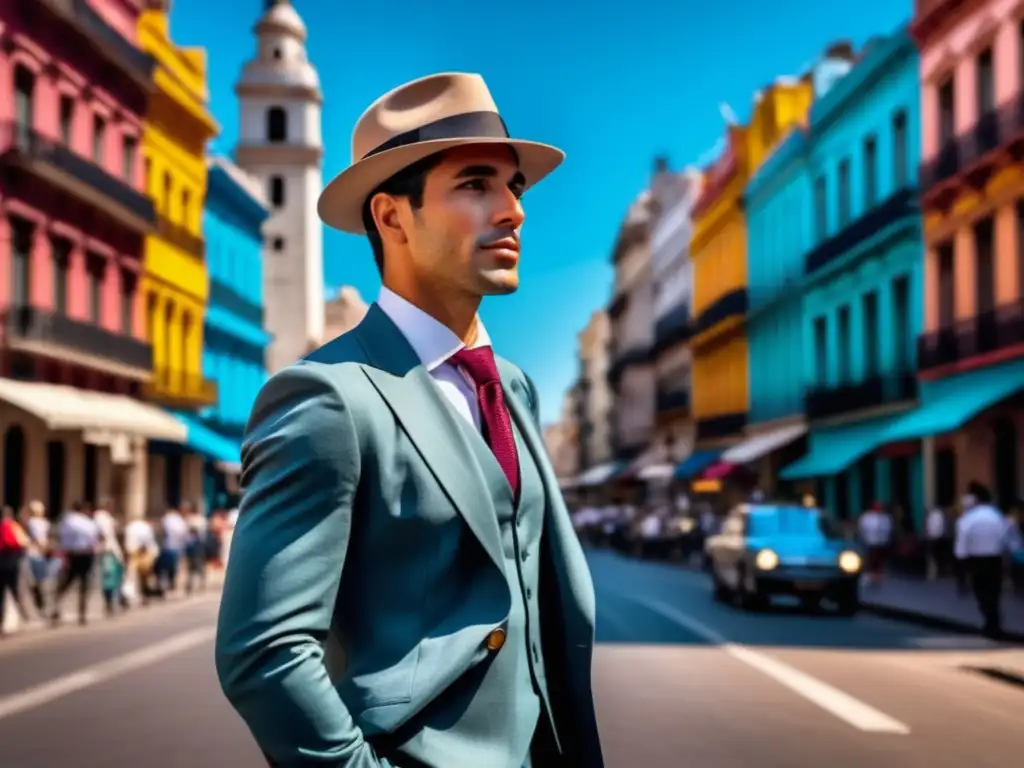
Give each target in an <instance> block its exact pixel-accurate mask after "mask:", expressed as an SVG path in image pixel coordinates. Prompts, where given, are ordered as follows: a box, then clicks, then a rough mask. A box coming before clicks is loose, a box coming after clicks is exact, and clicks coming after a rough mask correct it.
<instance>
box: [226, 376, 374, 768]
mask: <svg viewBox="0 0 1024 768" xmlns="http://www.w3.org/2000/svg"><path fill="white" fill-rule="evenodd" d="M359 467H360V454H359V442H358V438H357V435H356V430H355V425H354V423H353V420H352V415H351V412H350V411H349V410H348V408H347V407H346V404H345V403H344V402H343V399H342V395H341V393H340V392H339V390H338V389H337V388H336V387H335V386H333V385H332V384H331V383H330V382H329V381H327V379H326V378H325V377H324V376H323V374H322V373H320V372H319V371H317V370H316V369H315V368H314V367H312V366H310V365H302V364H300V365H297V366H293V367H291V368H288V369H285V370H284V371H281V372H280V373H278V374H276V375H275V376H274V377H272V378H271V379H270V381H268V382H267V383H266V384H265V385H264V387H263V389H262V390H261V392H260V394H259V396H258V397H257V399H256V404H255V405H254V407H253V412H252V415H251V417H250V420H249V425H248V428H247V430H246V436H245V440H244V442H243V446H242V475H241V482H242V487H243V496H242V503H241V507H240V509H239V515H238V522H237V525H236V528H235V532H234V536H233V538H232V542H231V552H230V556H229V558H228V568H227V574H226V576H225V584H224V591H223V596H222V599H221V607H220V615H219V617H218V622H217V639H216V650H215V656H216V659H215V660H216V667H217V676H218V678H219V679H220V684H221V687H222V688H223V690H224V693H225V695H226V696H227V698H228V700H229V701H230V702H231V704H232V706H233V707H234V708H235V710H236V711H237V712H238V713H239V715H241V717H242V719H243V720H244V721H245V722H246V724H247V725H248V727H249V729H250V731H251V732H252V734H253V736H254V738H255V739H256V742H257V743H258V745H259V747H260V748H261V749H262V750H263V752H264V754H265V755H266V756H267V758H268V760H270V761H271V762H272V764H273V765H277V766H336V767H337V768H379V767H380V766H388V765H389V763H387V762H386V761H384V760H382V759H380V758H378V757H377V756H376V755H375V754H374V751H373V749H372V747H371V746H370V745H369V744H368V743H367V742H366V741H364V739H363V734H362V732H361V731H360V729H359V728H358V727H357V726H356V724H355V722H354V721H353V718H352V715H351V714H350V713H349V711H348V710H347V709H346V707H345V704H344V702H343V701H342V700H341V697H340V696H339V695H338V693H337V691H336V689H335V687H334V685H333V683H332V682H331V680H330V678H329V676H328V673H327V670H326V669H325V667H324V661H323V647H322V643H323V641H324V640H325V638H326V637H327V633H328V630H329V628H330V625H331V619H332V616H333V613H334V606H335V601H336V599H337V593H338V587H339V583H340V581H341V572H342V567H343V566H344V563H345V555H346V552H347V549H348V541H349V532H350V530H351V525H352V514H353V510H352V506H353V503H354V500H355V497H356V488H357V485H358V482H359Z"/></svg>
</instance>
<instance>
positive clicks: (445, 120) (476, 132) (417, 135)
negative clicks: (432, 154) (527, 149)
mask: <svg viewBox="0 0 1024 768" xmlns="http://www.w3.org/2000/svg"><path fill="white" fill-rule="evenodd" d="M507 138H509V135H508V128H507V127H506V126H505V121H504V120H502V119H501V115H499V114H498V113H497V112H464V113H462V114H461V115H451V116H450V117H442V118H441V119H440V120H435V121H434V122H432V123H427V124H426V125H421V126H420V127H419V128H414V129H413V130H411V131H406V132H405V133H400V134H398V135H397V136H392V137H391V138H390V139H388V140H387V141H385V142H384V143H383V144H380V145H379V146H376V147H374V148H373V149H371V150H370V151H369V152H367V153H366V154H365V155H363V157H362V159H363V160H365V159H366V158H368V157H372V156H373V155H379V154H380V153H381V152H386V151H387V150H389V149H397V148H398V147H406V146H409V145H410V144H421V143H423V142H425V141H439V140H444V139H507Z"/></svg>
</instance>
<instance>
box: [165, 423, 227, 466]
mask: <svg viewBox="0 0 1024 768" xmlns="http://www.w3.org/2000/svg"><path fill="white" fill-rule="evenodd" d="M174 418H176V419H177V420H178V421H179V422H180V423H181V425H182V426H183V427H184V428H185V430H186V437H185V446H186V447H187V448H189V449H190V450H191V451H193V452H194V453H198V454H200V455H201V456H206V457H207V458H209V459H211V460H212V461H214V462H216V463H218V464H223V465H225V466H235V465H238V464H239V463H240V462H241V458H242V449H241V446H239V444H238V443H237V442H235V441H234V440H230V439H228V438H226V437H224V436H223V435H220V434H218V433H217V432H215V431H214V430H212V429H210V428H209V427H208V426H206V425H205V424H203V423H202V422H201V421H199V419H197V418H196V417H195V416H192V415H190V414H186V413H175V414H174Z"/></svg>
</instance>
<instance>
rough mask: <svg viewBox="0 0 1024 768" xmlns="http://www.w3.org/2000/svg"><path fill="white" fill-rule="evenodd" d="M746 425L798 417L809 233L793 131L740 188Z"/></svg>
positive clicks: (803, 138)
mask: <svg viewBox="0 0 1024 768" xmlns="http://www.w3.org/2000/svg"><path fill="white" fill-rule="evenodd" d="M744 205H745V206H746V211H747V259H748V264H747V279H748V281H749V283H748V285H749V287H748V296H749V302H750V309H749V314H748V318H747V338H748V339H749V344H750V421H751V424H752V425H753V424H758V423H765V422H779V421H782V420H794V419H795V420H802V419H803V412H804V397H803V396H804V360H803V345H802V343H801V342H802V340H803V331H802V326H803V315H802V311H801V306H802V302H801V299H802V295H801V292H800V283H801V281H802V280H803V276H804V254H806V253H807V251H808V250H809V249H810V245H811V242H812V240H811V238H812V236H813V233H812V222H813V218H814V217H813V215H812V211H813V208H812V199H811V182H810V176H809V175H808V173H807V135H806V133H805V132H804V130H803V129H799V128H798V129H796V130H794V131H793V132H792V133H791V134H790V135H789V137H788V138H786V139H785V140H784V141H783V142H782V144H780V145H779V147H778V148H777V149H776V150H775V152H774V154H772V156H771V157H770V158H768V160H767V161H766V162H765V163H764V164H763V165H762V166H761V168H760V169H759V170H758V172H757V174H756V175H755V176H754V177H753V178H752V179H751V180H750V182H749V183H748V184H747V190H746V194H745V196H744Z"/></svg>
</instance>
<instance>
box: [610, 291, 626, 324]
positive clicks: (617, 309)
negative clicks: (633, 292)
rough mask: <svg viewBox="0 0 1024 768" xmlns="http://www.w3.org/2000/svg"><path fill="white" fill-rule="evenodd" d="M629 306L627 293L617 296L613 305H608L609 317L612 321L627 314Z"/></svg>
mask: <svg viewBox="0 0 1024 768" xmlns="http://www.w3.org/2000/svg"><path fill="white" fill-rule="evenodd" d="M627 304H629V294H628V293H627V292H626V291H622V292H621V293H618V294H616V295H615V297H614V298H613V299H612V301H611V304H609V305H608V317H610V318H611V319H612V320H614V319H615V318H617V317H618V316H619V315H621V314H622V313H623V312H625V310H626V305H627Z"/></svg>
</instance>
